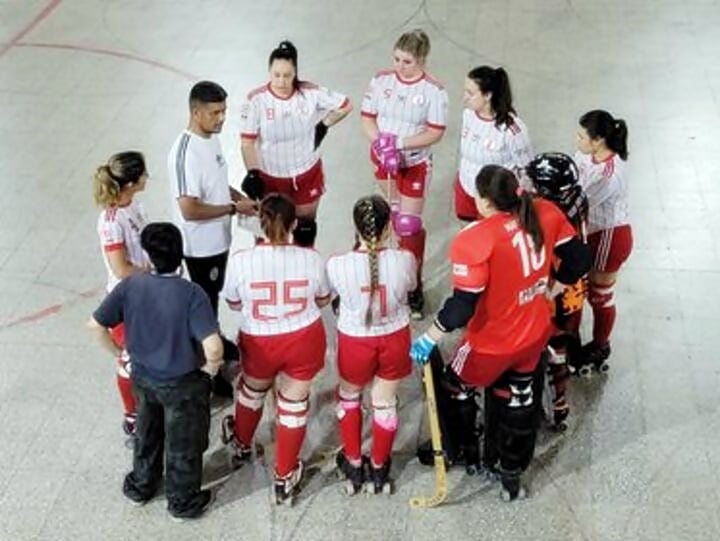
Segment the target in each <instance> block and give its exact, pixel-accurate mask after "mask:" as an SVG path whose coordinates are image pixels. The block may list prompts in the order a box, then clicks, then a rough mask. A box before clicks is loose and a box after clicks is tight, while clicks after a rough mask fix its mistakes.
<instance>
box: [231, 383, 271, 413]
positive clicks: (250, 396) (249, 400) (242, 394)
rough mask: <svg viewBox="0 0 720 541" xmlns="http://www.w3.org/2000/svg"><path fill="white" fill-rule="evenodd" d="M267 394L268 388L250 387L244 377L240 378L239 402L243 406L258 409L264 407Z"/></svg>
mask: <svg viewBox="0 0 720 541" xmlns="http://www.w3.org/2000/svg"><path fill="white" fill-rule="evenodd" d="M266 394H267V389H264V390H262V391H258V390H257V389H253V388H252V387H249V386H248V384H247V383H245V380H244V379H240V382H239V385H238V391H237V402H238V404H240V405H241V406H245V407H246V408H248V409H251V410H253V411H257V410H259V409H262V407H263V404H265V395H266Z"/></svg>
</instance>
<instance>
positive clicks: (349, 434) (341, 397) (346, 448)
mask: <svg viewBox="0 0 720 541" xmlns="http://www.w3.org/2000/svg"><path fill="white" fill-rule="evenodd" d="M337 401H338V405H337V417H338V421H339V424H340V438H341V439H342V443H343V452H344V453H345V457H346V458H347V459H348V460H351V461H356V460H360V459H361V458H362V450H361V448H362V409H361V408H360V393H355V394H352V393H345V392H343V391H342V390H340V389H338V392H337Z"/></svg>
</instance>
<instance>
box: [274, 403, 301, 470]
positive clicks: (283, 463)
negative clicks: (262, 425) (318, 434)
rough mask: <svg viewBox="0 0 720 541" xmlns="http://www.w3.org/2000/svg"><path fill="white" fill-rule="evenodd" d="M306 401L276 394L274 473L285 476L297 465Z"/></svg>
mask: <svg viewBox="0 0 720 541" xmlns="http://www.w3.org/2000/svg"><path fill="white" fill-rule="evenodd" d="M307 413H308V401H307V399H305V400H288V399H287V398H285V397H283V395H282V394H280V393H278V395H277V419H276V428H277V444H276V446H275V449H276V452H275V474H276V475H277V476H278V477H285V476H287V475H288V474H289V473H291V472H292V471H293V470H294V469H295V468H296V467H297V465H298V455H299V454H300V447H302V444H303V440H304V439H305V424H306V423H307Z"/></svg>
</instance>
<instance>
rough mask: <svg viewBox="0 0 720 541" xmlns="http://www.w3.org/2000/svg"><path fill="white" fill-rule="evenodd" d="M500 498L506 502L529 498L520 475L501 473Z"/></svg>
mask: <svg viewBox="0 0 720 541" xmlns="http://www.w3.org/2000/svg"><path fill="white" fill-rule="evenodd" d="M500 485H501V487H500V498H502V500H503V501H505V502H512V501H515V500H522V499H525V498H526V497H527V493H526V491H525V488H523V486H522V485H521V484H520V474H519V473H517V472H505V471H501V472H500Z"/></svg>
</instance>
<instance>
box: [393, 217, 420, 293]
mask: <svg viewBox="0 0 720 541" xmlns="http://www.w3.org/2000/svg"><path fill="white" fill-rule="evenodd" d="M425 237H426V233H425V230H424V229H421V230H420V232H419V233H415V234H414V235H411V236H408V237H398V246H400V248H403V249H405V250H407V251H409V252H410V253H411V254H413V255H414V256H415V259H416V260H417V265H418V268H417V276H418V285H419V284H420V283H422V281H421V278H422V267H423V261H424V260H425Z"/></svg>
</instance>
